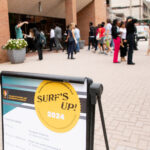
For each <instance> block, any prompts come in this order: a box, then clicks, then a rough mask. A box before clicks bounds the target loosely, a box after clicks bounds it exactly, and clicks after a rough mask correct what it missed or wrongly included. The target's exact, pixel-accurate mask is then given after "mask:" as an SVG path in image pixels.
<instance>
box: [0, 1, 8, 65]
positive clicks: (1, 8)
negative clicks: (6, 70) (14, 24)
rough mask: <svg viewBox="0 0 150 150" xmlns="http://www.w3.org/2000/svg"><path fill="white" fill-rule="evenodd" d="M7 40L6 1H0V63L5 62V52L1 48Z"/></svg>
mask: <svg viewBox="0 0 150 150" xmlns="http://www.w3.org/2000/svg"><path fill="white" fill-rule="evenodd" d="M8 39H9V24H8V6H7V0H0V63H1V62H4V61H7V51H6V50H2V49H1V47H2V45H4V44H5V43H6V41H7V40H8Z"/></svg>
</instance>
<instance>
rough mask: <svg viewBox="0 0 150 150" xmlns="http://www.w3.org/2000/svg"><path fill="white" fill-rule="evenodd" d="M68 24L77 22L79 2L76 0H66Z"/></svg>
mask: <svg viewBox="0 0 150 150" xmlns="http://www.w3.org/2000/svg"><path fill="white" fill-rule="evenodd" d="M65 9H66V10H65V11H66V25H68V24H70V23H72V22H74V23H77V15H76V13H77V3H76V0H65Z"/></svg>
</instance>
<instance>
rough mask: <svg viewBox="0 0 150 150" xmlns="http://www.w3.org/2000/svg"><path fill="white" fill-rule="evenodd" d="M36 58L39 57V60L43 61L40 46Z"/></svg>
mask: <svg viewBox="0 0 150 150" xmlns="http://www.w3.org/2000/svg"><path fill="white" fill-rule="evenodd" d="M38 56H39V60H42V59H43V53H42V47H41V46H40V47H39V48H38Z"/></svg>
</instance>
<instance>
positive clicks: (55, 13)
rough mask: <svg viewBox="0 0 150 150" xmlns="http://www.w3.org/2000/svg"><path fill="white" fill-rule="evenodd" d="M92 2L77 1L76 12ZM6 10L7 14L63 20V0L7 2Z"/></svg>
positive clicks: (87, 0)
mask: <svg viewBox="0 0 150 150" xmlns="http://www.w3.org/2000/svg"><path fill="white" fill-rule="evenodd" d="M92 1H93V0H77V12H79V11H80V10H82V9H83V8H84V7H86V6H87V5H88V4H89V3H90V2H92ZM39 2H40V3H41V4H40V3H39ZM39 7H41V12H40V8H39ZM8 10H9V13H17V14H27V15H38V16H47V17H55V18H65V0H26V1H25V0H8Z"/></svg>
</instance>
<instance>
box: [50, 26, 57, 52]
mask: <svg viewBox="0 0 150 150" xmlns="http://www.w3.org/2000/svg"><path fill="white" fill-rule="evenodd" d="M54 45H55V30H54V28H53V27H52V28H51V30H50V51H52V49H53V46H54ZM55 46H56V45H55Z"/></svg>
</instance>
